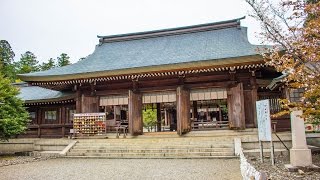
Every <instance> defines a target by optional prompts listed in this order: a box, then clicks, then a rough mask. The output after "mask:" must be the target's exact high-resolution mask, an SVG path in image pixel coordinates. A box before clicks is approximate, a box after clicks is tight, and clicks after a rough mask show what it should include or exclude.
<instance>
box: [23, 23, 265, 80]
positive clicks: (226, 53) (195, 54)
mask: <svg viewBox="0 0 320 180" xmlns="http://www.w3.org/2000/svg"><path fill="white" fill-rule="evenodd" d="M241 19H242V18H239V19H234V20H229V21H223V22H216V23H209V24H202V25H195V26H187V27H180V28H173V29H165V30H157V31H149V32H141V33H131V34H122V35H113V36H98V37H99V38H100V44H99V45H97V46H96V49H95V51H94V52H93V53H92V54H91V55H89V56H88V57H87V58H86V59H84V60H82V61H80V62H77V63H75V64H72V65H69V66H64V67H60V68H54V69H50V70H47V71H41V72H34V73H29V74H22V75H19V77H20V78H21V79H22V80H24V81H59V80H71V79H81V78H92V77H102V76H111V75H121V74H130V73H137V72H138V73H141V72H152V71H163V70H171V69H183V68H189V67H201V66H215V65H221V64H222V65H225V64H236V63H252V62H257V61H261V58H257V57H254V58H252V57H251V58H250V56H255V55H257V54H258V53H257V52H256V49H257V47H258V46H256V45H252V44H250V43H249V42H248V38H247V28H246V27H241V26H240V20H241ZM248 57H249V58H248Z"/></svg>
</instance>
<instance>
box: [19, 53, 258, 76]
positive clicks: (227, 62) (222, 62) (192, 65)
mask: <svg viewBox="0 0 320 180" xmlns="http://www.w3.org/2000/svg"><path fill="white" fill-rule="evenodd" d="M258 62H259V63H260V62H263V59H262V57H261V56H260V55H258V54H256V55H249V56H241V57H232V58H224V59H215V60H203V61H193V62H185V63H176V64H165V65H155V66H147V67H135V68H127V69H115V70H108V71H96V72H87V73H79V74H68V75H52V76H28V74H20V75H18V77H19V78H20V79H22V80H23V81H27V82H47V81H66V80H74V79H87V78H95V77H106V76H118V75H126V74H138V73H146V72H147V73H149V72H159V71H172V70H180V69H181V70H183V69H200V68H204V67H215V66H217V67H221V66H231V65H233V64H246V63H247V64H248V63H249V64H250V63H258Z"/></svg>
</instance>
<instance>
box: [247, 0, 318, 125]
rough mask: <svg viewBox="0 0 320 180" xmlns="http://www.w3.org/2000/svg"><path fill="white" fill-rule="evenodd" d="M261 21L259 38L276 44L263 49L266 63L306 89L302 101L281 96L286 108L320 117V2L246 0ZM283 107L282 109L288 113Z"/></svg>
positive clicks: (292, 84) (288, 81)
mask: <svg viewBox="0 0 320 180" xmlns="http://www.w3.org/2000/svg"><path fill="white" fill-rule="evenodd" d="M246 2H247V3H248V4H249V5H250V6H251V7H252V10H253V13H252V14H251V16H252V17H254V18H255V19H256V20H258V21H259V22H260V24H261V28H262V33H260V38H261V39H262V40H264V42H271V43H272V44H274V46H273V48H271V49H270V48H269V49H265V50H264V51H262V56H263V57H264V59H265V60H266V62H267V64H268V65H270V66H273V67H275V68H276V69H277V71H279V72H283V73H284V74H285V75H286V77H285V79H284V81H285V82H286V84H287V85H288V86H289V88H292V89H303V90H304V93H303V97H302V99H301V101H298V102H291V101H290V100H289V99H284V100H282V103H283V106H284V107H285V109H287V110H288V111H289V110H292V109H299V110H303V112H304V117H306V118H307V119H316V118H317V117H320V46H319V44H320V34H319V32H320V11H319V9H320V2H319V1H316V0H310V1H304V0H297V1H281V2H280V3H279V4H274V3H272V2H271V1H270V0H246ZM288 111H283V112H282V113H280V114H278V115H282V114H283V113H288Z"/></svg>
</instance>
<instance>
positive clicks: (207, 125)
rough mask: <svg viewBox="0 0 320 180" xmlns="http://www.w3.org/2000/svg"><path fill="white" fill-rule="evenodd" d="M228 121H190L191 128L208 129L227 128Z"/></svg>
mask: <svg viewBox="0 0 320 180" xmlns="http://www.w3.org/2000/svg"><path fill="white" fill-rule="evenodd" d="M228 127H229V121H194V122H191V128H192V130H199V131H200V130H210V129H221V128H228Z"/></svg>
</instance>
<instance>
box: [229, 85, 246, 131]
mask: <svg viewBox="0 0 320 180" xmlns="http://www.w3.org/2000/svg"><path fill="white" fill-rule="evenodd" d="M228 118H229V128H230V129H245V111H244V97H243V86H242V83H239V84H237V85H236V86H234V87H231V88H229V89H228Z"/></svg>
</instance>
